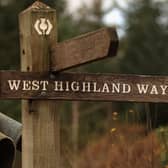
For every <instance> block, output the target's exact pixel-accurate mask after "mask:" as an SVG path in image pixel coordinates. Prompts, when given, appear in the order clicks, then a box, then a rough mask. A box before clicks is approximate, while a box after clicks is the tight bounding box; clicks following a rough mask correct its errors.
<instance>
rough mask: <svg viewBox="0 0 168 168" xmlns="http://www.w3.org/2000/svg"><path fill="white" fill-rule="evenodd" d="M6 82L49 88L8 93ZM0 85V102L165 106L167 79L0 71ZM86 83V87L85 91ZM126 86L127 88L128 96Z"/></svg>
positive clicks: (167, 77)
mask: <svg viewBox="0 0 168 168" xmlns="http://www.w3.org/2000/svg"><path fill="white" fill-rule="evenodd" d="M9 79H14V80H19V79H21V80H22V81H23V80H29V81H33V80H37V81H41V80H42V81H48V83H49V84H48V86H47V89H46V90H45V91H43V90H40V89H39V90H37V91H35V90H34V91H32V90H28V91H23V90H22V89H19V90H18V91H10V89H9V86H8V83H7V81H8V80H9ZM0 82H1V93H0V97H1V98H11V99H20V98H23V99H51V100H52V99H57V100H80V101H84V100H89V101H92V100H93V101H131V102H168V76H142V75H139V76H138V75H117V74H87V73H58V74H56V75H53V74H52V75H51V74H49V73H20V72H2V71H1V72H0ZM55 82H58V89H57V90H55V88H56V86H55ZM60 82H62V86H61V87H62V90H61V87H60ZM67 82H68V88H67ZM72 83H73V84H72ZM87 83H90V90H89V91H88V89H87ZM95 83H96V84H95ZM72 85H73V86H72ZM107 86H108V88H107ZM128 86H129V87H130V91H129V92H128ZM77 87H79V89H77ZM116 87H118V90H119V91H117V89H116ZM142 88H144V89H145V90H146V92H144V93H143V92H142ZM144 89H143V90H144ZM98 90H100V91H98ZM108 90H109V91H108Z"/></svg>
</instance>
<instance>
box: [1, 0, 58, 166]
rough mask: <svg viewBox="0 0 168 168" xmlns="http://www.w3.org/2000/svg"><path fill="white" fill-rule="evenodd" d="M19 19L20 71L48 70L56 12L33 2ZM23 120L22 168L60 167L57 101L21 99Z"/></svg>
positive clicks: (55, 29)
mask: <svg viewBox="0 0 168 168" xmlns="http://www.w3.org/2000/svg"><path fill="white" fill-rule="evenodd" d="M19 22H20V45H21V49H20V51H21V69H22V71H24V72H26V71H28V72H44V71H50V54H49V48H50V44H51V43H56V40H57V34H56V32H57V23H56V11H55V10H53V9H51V8H50V7H48V6H47V5H45V4H43V3H41V2H40V1H36V2H35V3H34V4H33V5H32V6H31V7H29V8H28V9H26V10H25V11H23V12H22V13H21V14H20V17H19ZM49 23H50V24H49ZM49 28H50V29H49ZM13 75H14V74H13ZM7 76H8V75H7ZM20 77H21V76H20ZM21 78H22V77H21ZM3 92H5V90H3ZM26 94H28V95H30V94H29V93H28V92H27V93H25V96H26ZM18 95H19V93H18ZM13 96H14V97H15V96H17V94H16V93H14V95H13ZM20 96H21V95H20ZM28 97H29V96H28ZM21 98H24V96H23V97H22V96H21ZM29 98H30V97H29ZM22 122H23V144H22V156H23V157H22V167H23V168H60V165H59V163H60V142H59V141H60V140H59V139H60V135H59V132H60V128H59V107H58V103H57V102H55V101H51V100H50V101H49V100H35V101H33V100H28V101H27V100H25V101H22Z"/></svg>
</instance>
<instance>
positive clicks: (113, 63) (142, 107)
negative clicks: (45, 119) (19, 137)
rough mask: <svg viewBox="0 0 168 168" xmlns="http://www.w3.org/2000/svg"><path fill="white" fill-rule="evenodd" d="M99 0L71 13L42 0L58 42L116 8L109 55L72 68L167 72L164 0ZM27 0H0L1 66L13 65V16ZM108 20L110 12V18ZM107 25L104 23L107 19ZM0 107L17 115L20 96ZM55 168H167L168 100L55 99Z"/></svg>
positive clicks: (58, 0)
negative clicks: (58, 103)
mask: <svg viewBox="0 0 168 168" xmlns="http://www.w3.org/2000/svg"><path fill="white" fill-rule="evenodd" d="M111 1H112V3H111V6H108V8H106V9H105V8H103V3H104V1H103V0H93V5H92V6H86V5H83V6H81V7H80V9H79V10H78V11H77V14H76V16H75V17H74V16H72V15H71V14H70V13H68V11H67V1H65V0H43V2H44V3H46V4H48V5H50V6H51V7H52V8H56V10H57V18H58V34H59V41H63V40H66V39H69V38H72V37H75V36H77V35H80V34H82V33H85V32H89V31H93V30H96V29H98V28H101V27H103V26H107V25H106V24H105V22H104V17H105V15H107V14H108V13H109V12H111V11H113V10H118V11H119V12H121V14H122V15H123V18H124V23H123V25H122V26H121V25H111V26H113V27H116V29H117V30H119V31H120V32H122V33H121V34H120V48H119V51H118V55H117V57H115V58H110V59H108V60H104V61H100V62H96V63H91V64H89V65H85V66H82V67H79V68H74V69H72V70H71V71H73V72H75V71H78V72H79V71H80V72H94V73H103V72H106V73H129V74H150V75H168V66H167V62H168V47H167V44H168V2H167V0H128V1H127V5H126V7H123V6H122V5H120V3H119V2H118V1H117V0H116V1H115V0H111ZM33 2H34V1H33V0H22V1H16V0H0V58H1V59H0V70H20V56H19V30H18V14H19V13H20V12H21V11H22V10H24V9H25V8H27V7H28V6H29V5H31V4H32V3H33ZM113 19H114V18H111V20H113ZM108 26H109V25H108ZM0 111H1V112H3V113H5V114H7V115H9V116H10V117H12V118H15V119H16V120H18V121H21V108H20V101H5V100H4V101H0ZM60 113H61V121H60V122H61V135H62V136H61V145H62V148H61V150H62V151H61V153H62V168H78V167H79V165H80V167H81V168H124V167H125V168H135V167H136V168H142V167H143V168H166V166H167V167H168V105H167V104H154V103H125V102H122V103H121V102H120V103H119V102H101V103H100V102H99V103H97V102H62V108H61V112H60Z"/></svg>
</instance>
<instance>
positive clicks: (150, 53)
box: [120, 0, 168, 75]
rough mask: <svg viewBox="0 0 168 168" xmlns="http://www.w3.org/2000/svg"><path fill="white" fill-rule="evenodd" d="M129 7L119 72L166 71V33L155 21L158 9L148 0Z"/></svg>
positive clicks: (145, 72)
mask: <svg viewBox="0 0 168 168" xmlns="http://www.w3.org/2000/svg"><path fill="white" fill-rule="evenodd" d="M130 9H131V10H130V11H129V12H128V14H127V31H126V37H125V48H124V55H123V58H122V60H121V63H120V68H121V72H123V73H134V74H158V75H161V74H168V67H167V66H166V62H167V61H168V48H167V42H168V33H167V32H166V31H165V29H164V26H163V25H161V24H160V22H159V19H160V18H161V12H160V8H159V7H158V5H157V4H155V3H152V1H151V0H141V1H139V2H138V1H136V2H135V3H133V4H132V6H131V7H130Z"/></svg>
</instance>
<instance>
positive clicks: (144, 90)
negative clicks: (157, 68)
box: [137, 84, 149, 94]
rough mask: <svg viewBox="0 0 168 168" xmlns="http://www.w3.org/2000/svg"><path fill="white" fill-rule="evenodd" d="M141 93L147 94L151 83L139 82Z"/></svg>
mask: <svg viewBox="0 0 168 168" xmlns="http://www.w3.org/2000/svg"><path fill="white" fill-rule="evenodd" d="M137 87H138V92H139V94H146V93H147V91H148V88H149V85H145V84H137Z"/></svg>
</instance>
